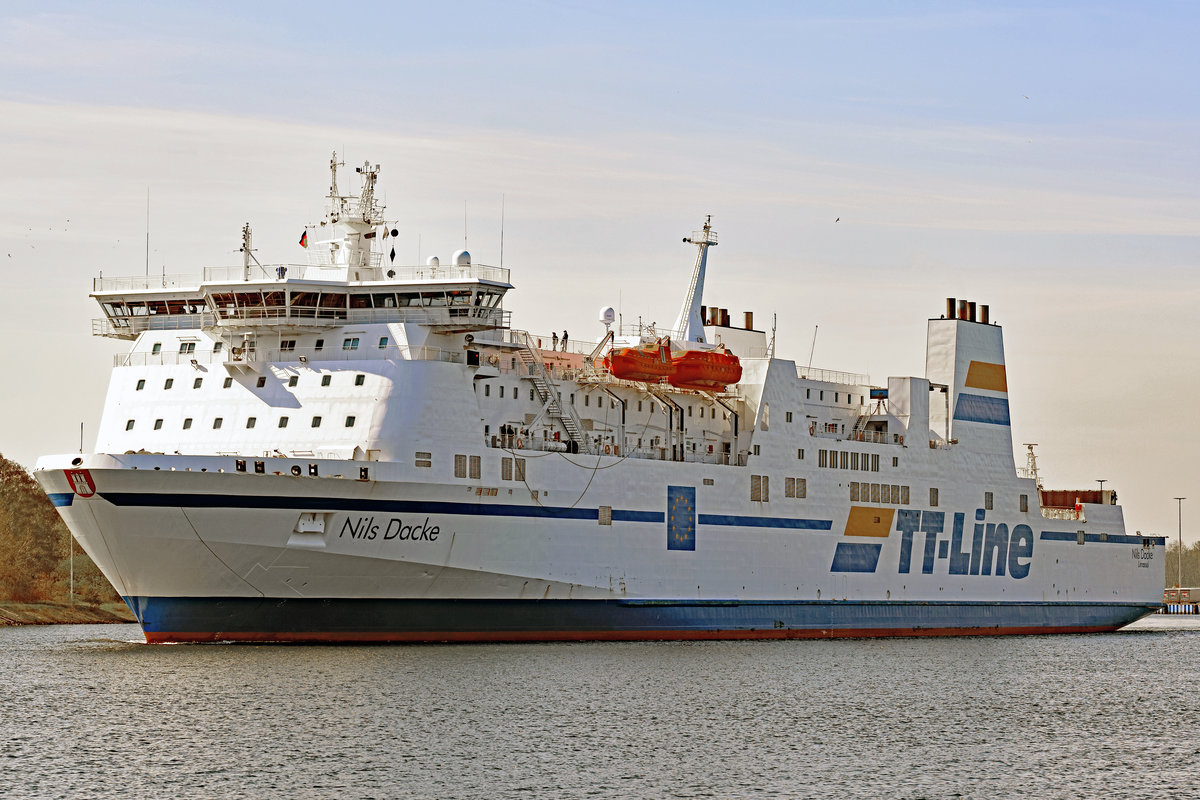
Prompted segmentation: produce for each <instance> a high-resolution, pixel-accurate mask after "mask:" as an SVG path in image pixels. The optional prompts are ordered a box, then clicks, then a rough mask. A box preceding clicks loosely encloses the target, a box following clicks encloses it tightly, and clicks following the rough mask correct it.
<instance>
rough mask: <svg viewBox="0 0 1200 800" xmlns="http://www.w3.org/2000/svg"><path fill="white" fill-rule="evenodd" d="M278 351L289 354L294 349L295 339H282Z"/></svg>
mask: <svg viewBox="0 0 1200 800" xmlns="http://www.w3.org/2000/svg"><path fill="white" fill-rule="evenodd" d="M279 349H280V350H281V351H283V352H285V353H290V352H291V351H293V350H295V349H296V340H295V339H283V340H282V341H280V342H279Z"/></svg>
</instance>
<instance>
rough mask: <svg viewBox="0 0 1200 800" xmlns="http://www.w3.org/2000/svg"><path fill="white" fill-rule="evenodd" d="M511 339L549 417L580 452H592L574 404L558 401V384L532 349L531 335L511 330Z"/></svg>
mask: <svg viewBox="0 0 1200 800" xmlns="http://www.w3.org/2000/svg"><path fill="white" fill-rule="evenodd" d="M512 341H513V343H514V344H517V345H519V347H518V349H517V356H518V357H519V358H520V359H521V362H522V363H523V364H525V366H526V368H527V369H528V370H529V379H530V380H532V381H533V385H534V386H535V387H537V391H538V396H539V397H541V399H542V404H543V405H545V406H546V407H547V408H548V410H549V413H550V416H551V418H553V419H556V420H558V421H559V422H560V423H561V424H562V426H563V430H565V431H566V432H567V436H568V437H570V439H571V441H572V442H575V444H576V445H577V446H578V447H579V451H580V452H581V453H590V452H592V447H591V444H590V442H589V441H588V438H587V436H585V435H584V430H583V420H581V419H580V418H579V414H577V413H575V407H574V406H572V405H571V404H570V403H567V404H566V405H564V404H563V403H561V402H559V391H558V384H556V383H555V382H554V381H553V380H551V378H550V375H549V374H548V373H547V372H546V365H545V364H543V363H542V358H541V356H540V355H538V352H537V350H536V349H534V346H533V339H532V337H531V336H530V335H529V333H528V332H527V331H512Z"/></svg>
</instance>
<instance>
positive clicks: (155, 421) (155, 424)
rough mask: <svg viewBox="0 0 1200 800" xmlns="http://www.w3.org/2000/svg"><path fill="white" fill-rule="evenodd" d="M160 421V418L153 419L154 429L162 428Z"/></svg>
mask: <svg viewBox="0 0 1200 800" xmlns="http://www.w3.org/2000/svg"><path fill="white" fill-rule="evenodd" d="M162 422H163V421H162V420H161V419H156V420H154V430H156V431H160V430H162Z"/></svg>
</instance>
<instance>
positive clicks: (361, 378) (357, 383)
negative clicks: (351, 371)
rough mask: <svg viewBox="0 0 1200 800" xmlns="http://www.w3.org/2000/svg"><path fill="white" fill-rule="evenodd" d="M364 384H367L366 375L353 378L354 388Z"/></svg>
mask: <svg viewBox="0 0 1200 800" xmlns="http://www.w3.org/2000/svg"><path fill="white" fill-rule="evenodd" d="M366 382H367V376H366V375H355V376H354V385H355V386H362V385H363V384H364V383H366Z"/></svg>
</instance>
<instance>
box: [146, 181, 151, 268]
mask: <svg viewBox="0 0 1200 800" xmlns="http://www.w3.org/2000/svg"><path fill="white" fill-rule="evenodd" d="M146 277H150V187H149V186H147V187H146Z"/></svg>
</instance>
